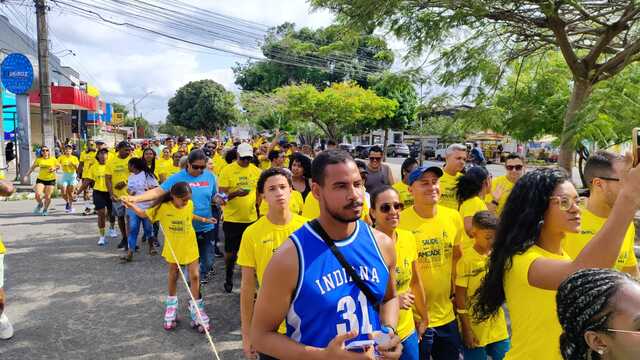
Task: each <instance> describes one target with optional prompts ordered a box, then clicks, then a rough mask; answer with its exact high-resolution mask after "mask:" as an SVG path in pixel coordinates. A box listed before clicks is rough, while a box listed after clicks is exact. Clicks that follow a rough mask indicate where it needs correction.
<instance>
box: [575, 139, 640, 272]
mask: <svg viewBox="0 0 640 360" xmlns="http://www.w3.org/2000/svg"><path fill="white" fill-rule="evenodd" d="M627 171H628V165H627V164H626V163H625V160H624V157H622V156H620V155H618V154H615V153H612V152H609V151H598V152H597V153H595V154H593V155H592V156H591V157H589V159H588V160H587V163H586V165H585V167H584V177H585V180H586V182H587V184H588V186H589V190H590V195H589V201H588V202H587V205H586V207H585V208H583V209H582V225H581V227H580V232H579V233H568V234H567V236H566V237H565V239H564V245H563V247H564V250H565V251H566V252H567V254H568V255H569V256H570V257H571V258H572V259H575V258H576V257H577V256H578V254H580V252H581V251H582V249H583V248H584V247H585V246H586V245H587V244H588V243H589V241H591V239H592V238H593V236H594V235H595V234H597V233H598V232H599V231H600V229H601V228H602V227H603V226H604V223H605V222H606V221H607V218H608V217H609V214H610V213H611V209H612V208H613V204H614V203H615V202H616V199H617V198H618V194H619V193H620V189H621V188H622V184H623V179H624V174H626V172H627ZM635 234H636V232H635V226H634V225H633V223H631V224H630V225H629V227H628V228H627V232H626V234H625V237H624V241H623V243H622V248H621V249H620V255H619V256H618V259H617V260H616V263H615V265H614V266H613V267H614V269H616V270H619V271H623V272H626V273H628V274H629V275H631V276H632V277H634V278H638V277H639V276H640V273H639V272H638V260H637V259H636V256H635V253H634V241H635Z"/></svg>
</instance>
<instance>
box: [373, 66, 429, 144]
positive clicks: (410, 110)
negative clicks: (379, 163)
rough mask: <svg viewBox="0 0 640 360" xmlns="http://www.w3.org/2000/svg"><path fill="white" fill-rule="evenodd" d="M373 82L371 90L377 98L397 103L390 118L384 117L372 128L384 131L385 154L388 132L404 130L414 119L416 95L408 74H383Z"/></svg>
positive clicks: (416, 102) (416, 103)
mask: <svg viewBox="0 0 640 360" xmlns="http://www.w3.org/2000/svg"><path fill="white" fill-rule="evenodd" d="M373 81H374V85H373V87H372V90H373V91H375V93H376V94H377V95H378V96H382V97H384V98H387V99H392V100H395V101H396V102H397V103H398V107H397V108H396V110H395V112H394V113H393V114H392V115H391V116H385V117H383V118H381V119H379V120H378V121H376V122H375V124H374V128H378V129H384V149H385V151H384V154H386V153H387V152H386V149H387V139H388V137H389V130H390V129H393V130H404V129H405V128H406V127H407V126H408V125H409V124H411V123H412V122H413V121H414V120H415V119H416V108H417V106H418V94H416V89H415V87H414V86H413V82H412V81H411V77H410V76H409V75H408V74H393V73H384V74H383V75H381V76H380V77H378V78H377V79H374V80H373Z"/></svg>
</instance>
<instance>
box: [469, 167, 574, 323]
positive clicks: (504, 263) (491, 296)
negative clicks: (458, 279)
mask: <svg viewBox="0 0 640 360" xmlns="http://www.w3.org/2000/svg"><path fill="white" fill-rule="evenodd" d="M566 181H569V178H568V177H567V173H566V172H565V171H564V170H562V169H539V170H534V171H532V172H529V173H527V174H525V175H524V176H523V177H522V178H521V179H520V180H519V181H518V182H517V183H516V185H515V186H514V187H513V190H512V191H511V195H509V198H508V199H507V202H506V204H505V206H504V210H503V211H502V215H501V216H500V221H499V224H498V229H497V231H496V237H495V241H494V244H493V250H492V251H491V255H490V256H489V263H488V270H487V274H486V276H485V277H484V279H483V280H482V284H481V286H480V287H479V288H478V290H477V291H476V293H475V294H474V296H473V312H474V317H475V320H477V321H485V320H488V319H489V318H491V317H492V316H494V315H495V314H496V313H497V312H498V310H499V309H500V306H502V304H503V303H504V302H505V300H506V298H505V292H504V286H503V285H504V277H505V274H506V272H507V271H508V270H509V269H511V266H512V259H513V256H514V255H516V254H523V253H524V252H526V251H527V250H528V249H529V248H530V247H532V246H533V245H535V243H536V241H537V240H538V237H539V236H540V230H541V224H542V221H543V220H544V214H545V212H546V211H547V208H548V207H549V200H550V197H551V196H552V194H553V191H554V190H555V189H556V187H557V186H558V185H560V184H563V183H564V182H566Z"/></svg>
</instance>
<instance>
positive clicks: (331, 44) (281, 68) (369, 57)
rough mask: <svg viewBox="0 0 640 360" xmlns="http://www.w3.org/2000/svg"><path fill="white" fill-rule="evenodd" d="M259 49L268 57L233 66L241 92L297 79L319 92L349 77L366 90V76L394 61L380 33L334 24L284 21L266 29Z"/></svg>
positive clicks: (283, 83)
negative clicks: (301, 24)
mask: <svg viewBox="0 0 640 360" xmlns="http://www.w3.org/2000/svg"><path fill="white" fill-rule="evenodd" d="M262 52H263V54H264V56H265V57H266V58H267V59H266V60H262V61H250V62H247V63H245V64H237V65H236V66H235V67H234V68H233V71H234V74H235V76H236V84H237V85H238V86H239V87H240V88H242V89H243V90H247V91H260V92H270V91H273V90H275V89H276V88H279V87H282V86H285V85H293V84H300V83H307V84H311V85H313V86H315V87H316V88H318V89H320V90H322V89H324V88H326V87H327V86H329V85H330V84H331V83H335V82H342V81H345V80H349V79H353V80H354V81H356V82H357V83H358V84H360V85H361V86H363V87H365V88H366V87H368V85H369V83H368V75H370V74H372V73H377V72H382V71H384V70H387V69H389V68H390V67H391V65H392V64H393V60H394V57H393V52H392V51H391V50H390V49H389V48H388V47H387V44H386V42H385V40H384V39H383V38H382V37H379V36H375V35H371V34H366V33H363V32H361V31H353V30H350V29H345V28H343V27H340V26H337V25H332V26H329V27H326V28H321V29H317V30H312V29H309V28H302V29H300V30H296V29H295V25H294V24H293V23H284V24H282V25H280V26H277V27H275V28H273V29H271V30H270V31H269V33H268V34H267V36H266V38H265V43H264V45H263V46H262ZM301 62H302V63H305V64H306V65H307V66H301V65H300V63H301Z"/></svg>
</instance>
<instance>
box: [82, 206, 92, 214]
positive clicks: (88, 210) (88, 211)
mask: <svg viewBox="0 0 640 360" xmlns="http://www.w3.org/2000/svg"><path fill="white" fill-rule="evenodd" d="M82 215H91V209H90V208H88V207H86V208H84V211H83V212H82Z"/></svg>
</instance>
